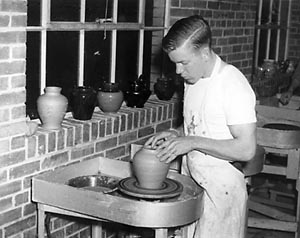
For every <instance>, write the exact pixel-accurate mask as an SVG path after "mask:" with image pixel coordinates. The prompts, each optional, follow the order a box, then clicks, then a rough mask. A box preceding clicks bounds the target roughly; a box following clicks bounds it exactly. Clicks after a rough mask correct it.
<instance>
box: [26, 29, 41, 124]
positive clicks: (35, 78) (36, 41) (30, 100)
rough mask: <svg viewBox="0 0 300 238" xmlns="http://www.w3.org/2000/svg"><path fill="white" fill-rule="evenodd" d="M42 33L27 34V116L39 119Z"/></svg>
mask: <svg viewBox="0 0 300 238" xmlns="http://www.w3.org/2000/svg"><path fill="white" fill-rule="evenodd" d="M40 42H41V41H40V32H27V42H26V44H27V45H26V46H27V47H26V54H27V55H26V57H27V58H26V115H29V116H30V118H37V111H36V100H37V98H38V97H39V95H40V83H39V82H40V60H41V58H40Z"/></svg>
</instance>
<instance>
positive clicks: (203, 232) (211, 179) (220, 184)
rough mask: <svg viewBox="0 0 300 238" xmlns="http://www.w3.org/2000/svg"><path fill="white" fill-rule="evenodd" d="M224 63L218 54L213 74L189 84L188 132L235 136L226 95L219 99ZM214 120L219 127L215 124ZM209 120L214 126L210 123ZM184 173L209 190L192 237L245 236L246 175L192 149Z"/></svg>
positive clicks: (186, 99)
mask: <svg viewBox="0 0 300 238" xmlns="http://www.w3.org/2000/svg"><path fill="white" fill-rule="evenodd" d="M220 65H221V60H220V58H219V57H217V61H216V65H215V67H214V70H213V73H212V75H211V77H210V78H205V79H200V80H199V81H198V82H197V83H196V85H186V86H185V96H184V129H185V135H187V136H188V135H189V136H193V135H194V136H204V137H208V138H215V139H228V138H232V136H231V134H230V131H229V129H228V126H227V125H226V121H224V119H223V115H221V114H223V105H222V96H221V97H219V99H218V96H216V93H220V92H221V91H222V88H221V87H222V85H221V84H220V85H219V86H218V83H217V81H218V79H217V77H216V75H217V74H219V71H220ZM226 67H227V66H226ZM212 85H213V87H212ZM218 87H219V88H218ZM219 96H220V95H219ZM204 105H205V106H204ZM211 117H213V118H211ZM216 117H217V118H216ZM214 121H216V124H215V128H214V126H211V125H213V123H215V122H214ZM208 122H209V123H210V127H208V126H207V123H208ZM212 128H213V129H212ZM182 173H184V174H188V175H190V176H191V177H192V178H193V179H194V180H195V181H196V182H197V183H198V184H199V185H200V186H201V187H203V188H204V190H205V192H204V196H203V204H202V205H203V209H204V210H203V215H202V216H201V218H200V219H199V221H197V222H196V223H194V224H191V225H190V227H189V231H188V233H189V238H191V237H196V238H243V237H244V233H245V221H246V202H247V191H246V184H245V180H244V175H243V174H242V173H241V172H240V171H238V170H237V169H236V168H234V167H233V166H232V165H231V164H230V163H229V162H228V161H225V160H221V159H217V158H215V157H212V156H210V155H206V154H204V153H201V152H198V151H192V152H190V153H188V155H187V156H185V157H184V159H183V163H182ZM199 205H201V204H199Z"/></svg>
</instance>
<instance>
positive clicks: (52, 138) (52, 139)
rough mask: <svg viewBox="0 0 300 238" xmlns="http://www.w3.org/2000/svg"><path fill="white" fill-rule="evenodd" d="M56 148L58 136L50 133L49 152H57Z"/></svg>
mask: <svg viewBox="0 0 300 238" xmlns="http://www.w3.org/2000/svg"><path fill="white" fill-rule="evenodd" d="M55 146H56V134H55V132H50V133H49V135H48V152H53V151H55Z"/></svg>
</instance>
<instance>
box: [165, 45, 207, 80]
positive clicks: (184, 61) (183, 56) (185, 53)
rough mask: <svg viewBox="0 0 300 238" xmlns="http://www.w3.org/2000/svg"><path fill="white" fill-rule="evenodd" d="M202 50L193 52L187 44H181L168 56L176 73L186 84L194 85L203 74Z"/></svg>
mask: <svg viewBox="0 0 300 238" xmlns="http://www.w3.org/2000/svg"><path fill="white" fill-rule="evenodd" d="M201 51H202V50H201V49H199V50H195V49H194V48H192V47H191V46H190V45H189V44H183V45H182V46H180V47H179V48H177V49H175V50H173V51H171V52H170V53H169V54H168V55H169V58H170V60H171V61H172V62H174V63H175V65H176V73H177V74H180V75H181V77H182V78H184V80H185V82H186V83H188V84H194V83H196V82H197V81H198V80H199V79H200V78H201V77H204V73H205V61H204V59H203V54H202V52H201Z"/></svg>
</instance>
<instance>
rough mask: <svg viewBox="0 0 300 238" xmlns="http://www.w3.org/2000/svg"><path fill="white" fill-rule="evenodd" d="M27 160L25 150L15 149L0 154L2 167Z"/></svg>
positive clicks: (0, 165)
mask: <svg viewBox="0 0 300 238" xmlns="http://www.w3.org/2000/svg"><path fill="white" fill-rule="evenodd" d="M24 160H25V150H20V151H15V152H12V153H9V154H5V155H1V156H0V167H1V168H4V167H7V166H11V165H14V164H17V163H20V162H23V161H24Z"/></svg>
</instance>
